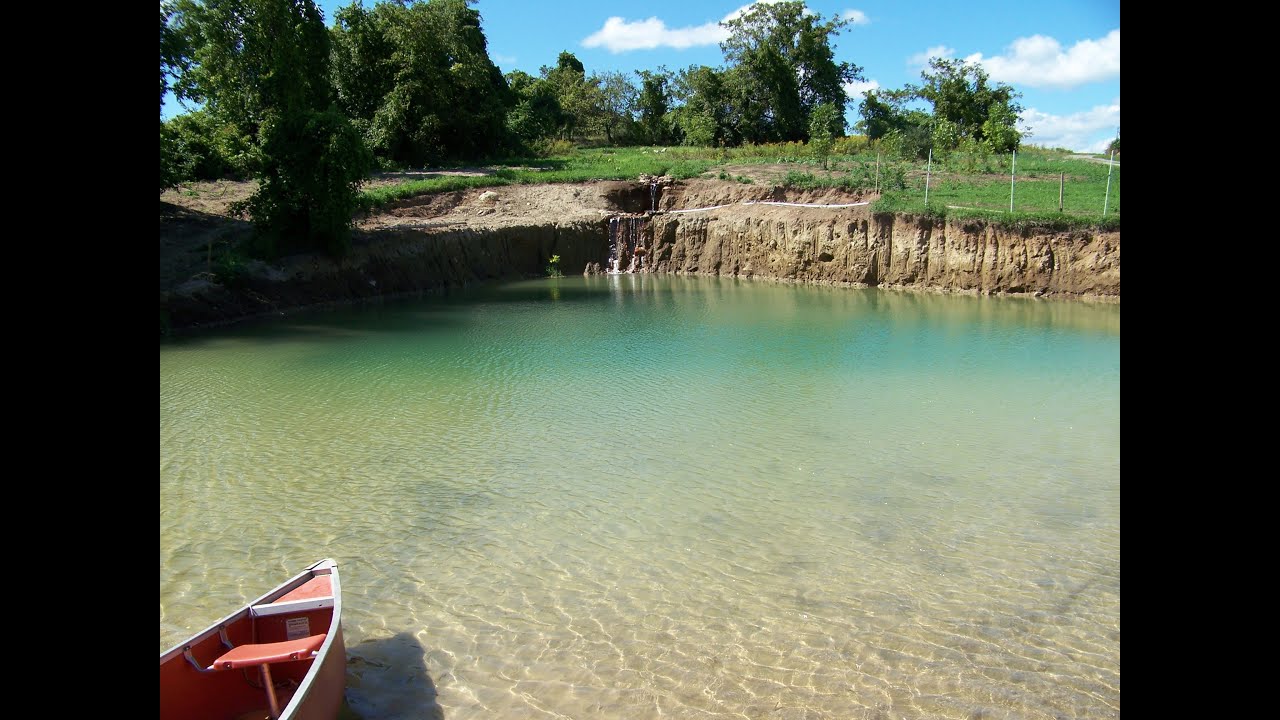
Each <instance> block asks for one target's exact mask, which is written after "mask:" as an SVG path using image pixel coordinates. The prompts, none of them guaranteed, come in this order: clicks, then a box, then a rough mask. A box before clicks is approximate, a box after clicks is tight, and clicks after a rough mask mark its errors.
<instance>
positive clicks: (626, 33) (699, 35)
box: [582, 17, 729, 53]
mask: <svg viewBox="0 0 1280 720" xmlns="http://www.w3.org/2000/svg"><path fill="white" fill-rule="evenodd" d="M728 37H729V33H728V31H726V30H725V29H724V28H722V27H720V25H719V23H714V22H711V23H704V24H702V25H694V26H690V27H683V28H668V27H667V24H666V23H664V22H663V21H661V20H659V19H658V18H656V17H651V18H649V19H648V20H634V21H628V20H626V19H624V18H620V17H611V18H609V19H608V20H605V21H604V27H602V28H600V29H599V30H597V31H595V32H594V33H591V34H590V35H588V36H587V37H586V39H584V40H583V41H582V45H583V46H584V47H589V48H591V47H604V48H606V49H608V50H609V52H611V53H620V52H626V51H628V50H652V49H653V48H657V47H671V48H676V49H677V50H683V49H685V48H689V47H693V46H695V45H714V44H715V43H718V42H721V41H723V40H724V39H726V38H728Z"/></svg>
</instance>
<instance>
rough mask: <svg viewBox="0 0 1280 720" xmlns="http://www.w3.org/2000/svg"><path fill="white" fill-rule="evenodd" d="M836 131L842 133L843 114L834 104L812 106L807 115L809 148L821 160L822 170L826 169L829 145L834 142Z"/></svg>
mask: <svg viewBox="0 0 1280 720" xmlns="http://www.w3.org/2000/svg"><path fill="white" fill-rule="evenodd" d="M837 127H838V128H839V130H837V129H836V128H837ZM837 133H838V134H840V135H844V116H843V115H841V114H840V112H839V111H838V110H837V109H836V106H835V105H833V104H831V103H822V104H821V105H819V106H818V107H816V108H814V109H813V114H811V115H810V116H809V149H810V150H812V151H813V155H814V157H816V158H818V160H819V161H821V162H822V169H823V170H826V169H827V157H828V156H829V155H831V146H832V145H833V144H834V143H835V139H836V135H837Z"/></svg>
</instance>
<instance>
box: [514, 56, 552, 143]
mask: <svg viewBox="0 0 1280 720" xmlns="http://www.w3.org/2000/svg"><path fill="white" fill-rule="evenodd" d="M506 79H507V84H508V85H509V86H510V87H511V93H512V95H513V96H514V97H515V105H514V106H513V107H512V108H511V110H509V111H508V112H507V129H508V130H509V131H510V132H511V133H512V134H513V135H514V136H515V137H516V139H517V140H518V141H519V142H520V143H522V144H524V145H525V149H526V150H527V149H529V148H530V147H531V146H532V145H533V144H535V143H537V142H538V141H540V140H543V139H545V138H550V137H554V136H555V135H556V133H557V132H559V130H560V126H561V125H562V124H563V123H564V121H565V118H564V110H563V109H562V108H561V107H560V100H559V99H557V98H556V91H555V88H554V87H552V85H551V83H549V82H547V81H546V80H545V79H543V78H536V77H534V76H532V75H530V74H529V73H527V72H524V71H523V70H512V71H511V72H509V73H507V75H506Z"/></svg>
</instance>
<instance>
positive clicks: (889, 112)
mask: <svg viewBox="0 0 1280 720" xmlns="http://www.w3.org/2000/svg"><path fill="white" fill-rule="evenodd" d="M908 100H910V93H909V92H908V91H905V90H867V91H866V92H864V93H862V107H861V108H860V109H859V111H858V112H859V114H860V115H861V116H862V120H860V121H859V122H858V124H857V128H858V130H859V131H861V132H862V133H864V134H866V136H867V139H868V140H879V139H880V138H882V137H884V136H886V135H888V134H889V133H891V132H893V131H894V130H903V129H905V128H906V126H907V111H906V109H905V105H906V103H907V101H908Z"/></svg>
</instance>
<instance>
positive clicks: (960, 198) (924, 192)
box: [857, 152, 1120, 220]
mask: <svg viewBox="0 0 1280 720" xmlns="http://www.w3.org/2000/svg"><path fill="white" fill-rule="evenodd" d="M857 162H858V164H859V167H858V168H857V171H858V172H860V173H861V174H862V175H864V176H865V175H867V174H868V173H869V171H871V172H874V188H873V189H874V191H875V192H876V193H878V194H882V195H887V196H890V197H891V199H892V201H893V203H894V205H895V207H896V209H901V210H928V209H933V210H936V209H939V208H947V209H951V210H962V211H963V210H968V211H981V212H984V213H1001V212H1003V213H1011V214H1031V215H1037V216H1045V215H1053V214H1057V215H1061V216H1064V217H1072V218H1079V219H1086V218H1099V219H1103V220H1106V219H1113V220H1114V219H1118V217H1119V214H1120V161H1119V160H1118V159H1116V158H1115V155H1114V153H1113V154H1111V155H1109V156H1108V157H1097V156H1093V155H1070V156H1064V155H1062V154H1056V155H1050V154H1046V153H1037V152H1032V153H1019V152H1015V153H1009V154H1006V155H991V156H985V157H983V158H981V159H980V160H978V161H975V160H973V159H971V158H965V157H963V156H959V157H957V156H956V155H955V154H952V155H950V156H948V157H946V158H942V159H940V158H937V157H934V155H933V153H932V152H930V153H929V155H928V157H927V158H926V159H925V160H924V161H923V162H920V163H902V162H895V161H890V160H886V159H885V157H883V156H877V157H876V160H875V166H874V170H871V168H870V167H869V165H870V163H869V161H867V160H860V161H857ZM866 184H870V183H866Z"/></svg>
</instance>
